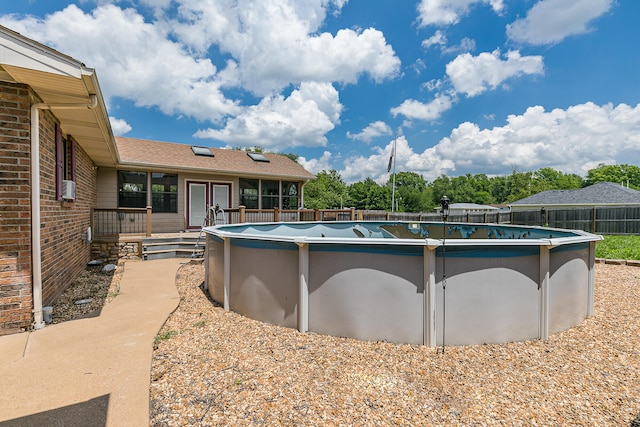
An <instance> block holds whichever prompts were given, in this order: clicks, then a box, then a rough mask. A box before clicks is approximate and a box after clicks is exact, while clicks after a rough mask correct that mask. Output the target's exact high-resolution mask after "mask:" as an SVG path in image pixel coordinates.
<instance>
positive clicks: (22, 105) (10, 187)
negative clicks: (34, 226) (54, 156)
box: [0, 83, 33, 335]
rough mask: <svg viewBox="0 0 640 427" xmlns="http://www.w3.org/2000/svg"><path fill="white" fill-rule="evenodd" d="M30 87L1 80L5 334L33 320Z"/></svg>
mask: <svg viewBox="0 0 640 427" xmlns="http://www.w3.org/2000/svg"><path fill="white" fill-rule="evenodd" d="M29 108H30V98H29V89H28V88H27V87H26V86H23V85H15V84H8V83H2V84H0V335H1V334H4V333H6V332H7V331H12V330H20V329H21V328H26V327H28V326H29V325H30V324H31V319H32V313H31V311H32V304H33V303H32V294H31V291H32V286H31V240H30V239H31V229H30V220H29V217H30V209H31V202H30V198H29V193H30V191H31V186H30V185H29V162H30V156H29V152H30V142H29V141H30V139H29V126H30V118H29Z"/></svg>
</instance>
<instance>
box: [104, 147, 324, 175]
mask: <svg viewBox="0 0 640 427" xmlns="http://www.w3.org/2000/svg"><path fill="white" fill-rule="evenodd" d="M116 145H117V147H118V153H119V154H120V165H122V166H126V167H144V168H146V169H149V170H163V171H165V170H171V171H194V172H202V173H209V174H212V173H215V174H221V175H235V176H254V177H257V178H258V177H260V178H278V179H287V178H289V179H296V180H309V179H313V178H315V176H314V175H313V174H311V173H310V172H308V171H307V170H306V169H304V168H303V167H302V166H300V165H299V164H298V163H296V162H294V161H293V160H291V159H290V158H288V157H287V156H284V155H282V154H273V153H262V154H263V155H264V156H265V157H266V159H267V160H268V162H265V161H255V160H253V159H252V158H251V157H249V155H248V154H247V152H246V151H241V150H231V149H223V148H209V150H210V151H211V152H212V153H213V157H209V156H201V155H196V154H194V152H193V150H192V149H191V146H190V145H187V144H178V143H174V142H162V141H151V140H147V139H136V138H124V137H116Z"/></svg>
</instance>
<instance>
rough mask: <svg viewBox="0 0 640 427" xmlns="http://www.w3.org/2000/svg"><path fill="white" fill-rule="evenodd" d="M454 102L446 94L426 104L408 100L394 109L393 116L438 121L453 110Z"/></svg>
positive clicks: (392, 110)
mask: <svg viewBox="0 0 640 427" xmlns="http://www.w3.org/2000/svg"><path fill="white" fill-rule="evenodd" d="M453 101H454V100H453V99H452V98H451V97H450V96H448V95H445V94H439V95H438V96H436V98H435V99H434V100H433V101H431V102H429V103H426V104H425V103H423V102H420V101H416V100H415V99H407V100H405V101H404V102H403V103H402V104H400V105H399V106H397V107H394V108H392V109H391V114H393V116H394V117H396V116H398V115H402V116H404V117H406V118H408V119H412V120H413V119H416V120H436V119H438V118H439V117H440V116H441V115H442V113H444V112H445V111H447V110H449V109H450V108H451V106H452V105H453Z"/></svg>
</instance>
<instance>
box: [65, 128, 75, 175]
mask: <svg viewBox="0 0 640 427" xmlns="http://www.w3.org/2000/svg"><path fill="white" fill-rule="evenodd" d="M67 140H68V141H69V147H70V151H71V181H73V182H76V143H75V141H74V140H73V139H71V137H70V136H68V137H67Z"/></svg>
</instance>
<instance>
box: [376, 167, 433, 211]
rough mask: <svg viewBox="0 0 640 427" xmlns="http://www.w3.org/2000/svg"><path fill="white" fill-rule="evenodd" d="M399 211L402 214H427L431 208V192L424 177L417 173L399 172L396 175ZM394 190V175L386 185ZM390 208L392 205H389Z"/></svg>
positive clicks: (396, 195)
mask: <svg viewBox="0 0 640 427" xmlns="http://www.w3.org/2000/svg"><path fill="white" fill-rule="evenodd" d="M395 184H396V194H395V199H396V201H397V206H398V210H399V211H401V212H425V211H426V210H428V209H429V207H430V206H431V191H430V189H429V188H428V187H427V182H426V181H425V179H424V177H423V176H422V175H420V174H418V173H415V172H399V173H397V174H396V175H395ZM385 186H386V187H387V188H389V189H390V190H391V191H392V190H393V175H392V176H391V177H390V178H389V181H387V183H386V184H385ZM389 206H390V204H389Z"/></svg>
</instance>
